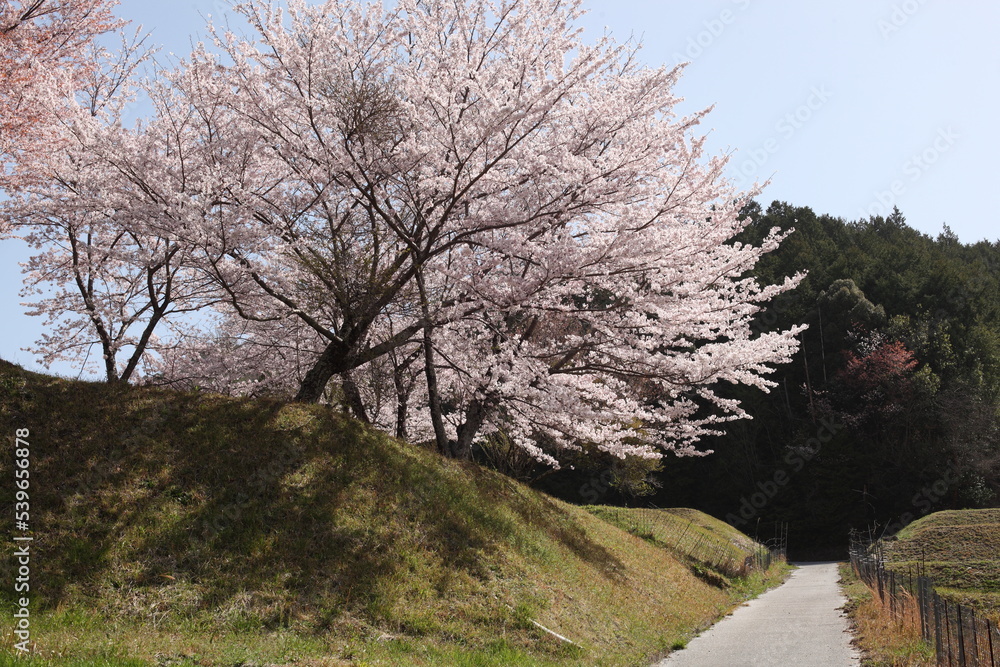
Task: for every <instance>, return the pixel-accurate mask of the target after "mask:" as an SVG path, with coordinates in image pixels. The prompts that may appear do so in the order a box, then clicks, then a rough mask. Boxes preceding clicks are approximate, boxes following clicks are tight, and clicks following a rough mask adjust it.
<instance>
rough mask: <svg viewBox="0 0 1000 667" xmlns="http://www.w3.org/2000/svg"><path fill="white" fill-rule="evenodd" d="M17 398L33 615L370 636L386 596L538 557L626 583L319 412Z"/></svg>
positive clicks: (46, 388)
mask: <svg viewBox="0 0 1000 667" xmlns="http://www.w3.org/2000/svg"><path fill="white" fill-rule="evenodd" d="M18 371H20V369H15V371H11V370H10V369H0V374H4V373H10V372H18ZM20 372H22V373H23V371H20ZM30 375H31V374H27V376H30ZM38 378H43V379H38ZM29 384H30V385H31V386H30V388H29V389H30V391H29V392H28V393H26V394H24V395H19V396H18V397H16V398H17V401H18V403H17V405H16V406H15V409H11V410H8V409H4V410H3V412H2V413H0V416H2V417H3V418H4V421H10V422H11V424H8V425H7V426H8V428H10V427H13V428H20V427H21V426H19V425H18V424H20V423H24V424H27V425H28V427H30V428H31V431H32V456H33V464H32V465H33V471H32V474H33V477H32V480H33V485H37V486H33V487H32V488H33V496H32V500H33V507H38V508H39V509H38V514H37V515H35V516H38V521H37V523H36V526H37V529H38V532H39V534H38V536H37V538H36V545H37V548H38V550H39V552H40V553H41V554H42V555H43V556H42V557H41V558H40V562H39V566H38V567H39V574H38V575H37V578H36V579H35V580H33V582H32V583H33V590H37V591H38V594H39V595H38V599H39V600H40V601H42V603H43V606H44V607H58V606H60V605H64V604H70V603H79V602H80V600H79V598H78V597H76V596H78V595H79V594H80V591H81V590H83V591H85V592H86V593H88V594H92V595H94V598H93V602H94V606H95V607H98V608H103V609H114V608H116V607H118V608H123V607H127V606H128V605H129V604H130V602H129V601H130V600H132V601H133V602H134V601H135V600H139V601H146V602H148V601H149V600H152V601H153V603H155V604H153V603H150V604H153V606H154V607H155V606H156V605H160V606H159V607H157V608H162V609H164V610H166V611H171V612H175V613H191V614H197V613H200V612H204V611H214V610H220V609H229V610H236V611H237V612H239V611H240V610H242V612H245V613H246V614H247V615H248V617H250V618H251V620H253V619H256V620H257V621H259V622H261V623H263V624H265V625H267V624H280V623H287V622H288V617H289V608H290V607H295V608H296V609H300V610H308V611H311V612H313V613H314V616H318V617H325V618H327V619H329V618H333V617H336V616H337V615H338V614H339V613H342V612H344V611H348V612H352V613H354V612H362V613H365V614H367V615H369V616H370V617H374V618H375V619H376V620H377V619H378V618H379V617H387V616H390V615H391V613H392V612H391V608H392V605H393V603H394V601H393V599H392V598H393V597H394V596H399V595H403V596H405V595H409V594H411V593H412V594H413V595H414V596H418V597H419V596H428V595H430V596H435V595H437V596H444V595H447V591H448V590H449V581H451V580H452V579H453V578H454V577H455V575H456V574H463V575H465V579H466V580H469V579H470V578H471V580H474V581H478V582H481V583H482V584H483V585H488V582H489V581H490V580H491V578H492V577H494V576H495V575H496V568H497V567H498V564H499V563H500V562H501V561H502V556H503V555H504V554H517V553H523V552H526V551H530V550H531V549H532V548H533V545H535V544H537V543H538V542H539V541H540V540H544V539H550V540H553V541H555V542H557V543H559V544H561V545H563V546H564V547H565V548H566V549H568V550H569V551H570V552H571V553H572V554H574V555H575V556H576V557H577V558H580V559H581V560H583V561H585V562H587V563H589V564H591V565H592V566H594V567H595V568H596V569H598V570H599V571H600V572H602V573H604V574H606V575H607V576H609V577H615V576H617V573H618V572H619V571H620V570H621V569H623V565H622V564H621V562H620V561H619V560H618V559H617V558H616V557H615V556H614V555H613V554H612V553H611V552H609V551H608V550H607V549H605V548H603V547H601V546H600V545H598V544H596V543H594V542H593V541H592V540H590V539H589V538H588V537H587V534H586V532H585V531H584V530H583V528H582V527H581V526H580V525H579V524H577V523H576V522H575V521H574V520H573V518H572V517H571V516H570V515H569V514H568V513H567V512H566V511H565V510H564V509H563V508H561V507H559V506H558V505H557V504H556V503H554V502H553V501H552V500H551V499H549V498H548V497H545V496H542V495H540V494H536V493H534V492H530V491H525V490H524V489H522V488H520V487H519V486H518V485H516V484H515V483H514V482H513V481H512V480H509V479H508V478H505V477H503V476H501V475H499V474H497V473H494V472H492V471H487V470H484V469H481V468H479V467H478V466H476V465H474V464H463V463H458V462H454V461H444V460H442V459H440V458H438V457H437V455H435V454H432V453H429V452H426V451H423V450H420V449H418V448H415V447H412V446H408V445H405V444H402V443H399V442H396V441H393V440H391V439H389V438H386V437H384V436H382V435H380V434H376V433H373V432H371V431H370V430H368V429H365V428H364V427H362V426H361V425H360V424H358V423H356V422H353V421H349V420H346V419H342V418H340V417H338V416H336V415H333V414H331V413H330V412H329V411H328V410H326V409H324V408H322V407H319V406H303V405H287V406H286V405H284V404H282V403H280V402H277V401H267V400H263V401H262V400H253V401H251V400H238V399H229V398H223V397H218V396H210V395H200V394H193V393H176V392H171V391H166V390H156V389H135V388H128V387H111V386H108V385H104V384H89V383H73V382H67V381H62V380H54V379H51V378H44V376H34V379H31V380H30V381H29ZM5 560H6V561H7V562H10V559H5ZM35 581H37V582H38V583H37V589H35ZM192 587H194V588H195V589H196V590H197V591H198V593H197V595H194V596H193V597H192V596H191V595H188V592H189V591H190V590H191V588H192ZM143 604H145V602H143ZM143 604H135V607H134V609H135V610H136V613H137V614H140V615H141V611H140V610H141V609H142V608H147V609H148V608H149V605H147V606H146V607H143ZM242 612H241V613H242Z"/></svg>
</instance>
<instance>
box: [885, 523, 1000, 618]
mask: <svg viewBox="0 0 1000 667" xmlns="http://www.w3.org/2000/svg"><path fill="white" fill-rule="evenodd" d="M885 549H886V559H887V561H888V562H889V566H890V567H892V568H893V569H896V570H899V571H903V572H907V571H909V570H911V569H912V570H914V571H915V570H916V569H917V567H918V565H919V564H921V563H922V564H923V566H924V567H925V569H926V571H927V574H928V575H929V576H930V577H931V578H932V579H933V580H934V582H935V584H936V587H937V589H938V592H940V593H941V594H942V595H945V596H947V597H949V598H951V599H953V600H956V601H959V602H964V603H966V604H969V605H971V606H974V607H976V608H977V609H979V610H981V611H984V612H986V613H989V614H991V615H992V616H994V617H996V618H997V619H998V620H1000V509H982V510H946V511H942V512H935V513H933V514H929V515H927V516H925V517H923V518H921V519H918V520H916V521H914V522H913V523H911V524H909V525H908V526H907V527H906V528H904V529H903V530H902V531H900V532H899V534H898V535H897V536H896V539H894V540H891V541H888V542H886V547H885Z"/></svg>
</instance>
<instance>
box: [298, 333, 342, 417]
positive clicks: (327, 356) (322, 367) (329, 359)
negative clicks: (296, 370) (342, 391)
mask: <svg viewBox="0 0 1000 667" xmlns="http://www.w3.org/2000/svg"><path fill="white" fill-rule="evenodd" d="M345 352H346V351H345V350H344V345H343V344H342V343H339V342H332V341H331V342H330V343H329V344H328V345H327V346H326V349H325V350H323V354H321V355H320V357H319V359H318V360H317V361H316V363H315V364H314V365H313V367H312V368H310V369H309V372H308V373H306V376H305V377H304V378H303V379H302V384H300V385H299V393H297V394H296V395H295V400H296V401H303V402H305V403H318V402H319V399H321V398H323V390H324V389H326V385H327V383H328V382H330V378H332V377H333V376H334V375H336V374H337V373H343V372H345V371H348V370H350V367H349V365H348V364H347V363H346V362H347V360H346V356H347V355H346V354H345Z"/></svg>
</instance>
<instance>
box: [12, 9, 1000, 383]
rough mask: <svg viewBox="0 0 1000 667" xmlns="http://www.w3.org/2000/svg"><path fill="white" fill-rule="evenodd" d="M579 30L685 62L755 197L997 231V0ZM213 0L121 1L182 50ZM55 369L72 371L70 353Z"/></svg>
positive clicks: (658, 12) (685, 16)
mask: <svg viewBox="0 0 1000 667" xmlns="http://www.w3.org/2000/svg"><path fill="white" fill-rule="evenodd" d="M586 6H587V7H589V9H590V13H589V14H588V16H587V17H586V18H585V20H584V22H583V25H584V27H585V29H586V31H587V33H588V34H600V33H601V32H603V31H604V30H605V29H607V30H608V31H609V32H610V33H611V34H612V35H613V36H615V37H616V38H618V39H619V40H625V39H628V38H629V37H632V36H634V37H635V38H637V39H640V40H641V41H642V43H643V45H644V46H643V49H642V51H641V53H640V55H641V58H642V59H643V61H644V62H646V63H647V64H649V65H651V66H659V65H668V66H673V65H675V64H677V63H679V62H689V63H690V64H689V65H688V66H687V69H686V71H685V74H684V77H683V78H682V79H681V82H680V84H679V86H678V89H677V91H678V93H679V94H680V95H682V96H683V97H684V98H685V101H684V104H683V106H682V109H681V111H682V112H684V113H688V112H691V111H695V110H698V109H703V108H705V107H708V106H711V105H714V107H715V108H714V110H713V111H712V113H711V114H710V115H709V117H708V118H707V120H706V121H705V122H704V124H703V126H702V128H703V130H704V132H706V133H709V148H710V150H711V151H712V152H714V153H726V154H730V155H731V162H730V165H729V168H730V176H731V177H732V178H733V179H734V180H736V181H737V183H739V184H741V185H743V186H744V187H749V186H750V185H752V184H753V183H754V181H760V182H763V181H766V180H768V179H770V185H768V187H767V188H766V189H765V191H764V193H763V194H762V195H761V197H760V198H759V199H760V200H761V202H762V203H763V204H765V205H766V204H767V203H769V202H771V201H772V200H782V201H787V202H789V203H792V204H796V205H804V206H810V207H812V208H813V209H814V210H815V211H816V212H817V213H829V214H832V215H836V216H840V217H843V218H845V219H848V220H855V219H858V218H862V217H867V216H868V215H872V214H875V215H879V214H885V213H887V212H889V211H891V210H892V207H893V206H898V207H899V208H900V210H901V211H902V212H903V214H904V215H905V216H906V219H907V222H908V223H909V224H910V225H912V226H913V227H916V228H917V229H919V230H920V231H922V232H925V233H927V234H930V235H936V234H937V233H939V232H940V231H941V229H942V225H943V224H945V223H947V224H948V225H949V226H950V227H951V228H952V230H953V231H954V232H955V233H956V234H957V235H958V237H959V238H960V239H961V240H962V241H963V242H966V243H972V242H975V241H979V240H981V239H987V240H990V241H997V240H998V239H1000V227H998V225H997V214H996V212H995V211H993V210H992V209H991V205H990V203H989V202H990V201H991V199H992V196H993V193H994V192H996V191H997V188H998V185H1000V183H998V180H1000V179H998V177H1000V169H998V167H997V164H998V163H997V155H998V154H1000V126H998V121H997V109H998V108H1000V40H998V39H996V36H995V33H996V30H997V29H998V28H1000V3H994V2H987V1H985V0H953V1H952V2H948V3H946V2H943V0H839V1H838V2H792V1H791V0H697V1H695V0H655V1H641V0H587V2H586ZM225 7H226V3H225V2H223V0H171V1H170V2H165V1H162V0H122V2H121V5H120V7H119V10H118V14H119V15H120V16H121V17H123V18H126V19H130V20H132V21H134V22H136V23H141V24H142V25H143V26H144V27H145V28H146V29H147V30H149V31H151V32H152V40H153V42H154V43H156V44H160V45H162V47H163V52H164V53H169V52H173V53H176V54H184V53H186V52H187V51H188V50H189V47H190V43H191V41H190V40H191V35H194V34H196V33H199V32H202V28H203V26H204V23H205V21H204V17H205V16H206V15H209V14H211V15H213V16H220V15H222V14H224V13H225ZM26 254H27V250H26V249H25V248H24V246H23V245H22V244H20V243H18V242H16V241H10V240H7V241H0V316H2V317H3V325H2V328H0V357H2V358H4V359H7V360H12V361H16V362H18V363H20V364H22V365H24V366H26V367H29V368H37V366H36V365H35V363H34V359H33V358H32V356H31V355H30V354H28V353H26V352H22V351H20V348H22V347H25V346H27V345H30V344H31V343H32V341H34V340H35V339H36V338H37V337H38V335H39V333H40V332H41V321H40V318H30V317H27V316H25V315H24V308H23V307H21V306H20V305H19V302H20V298H19V297H18V291H19V289H20V282H21V277H20V273H19V270H18V267H17V262H19V261H23V260H24V259H25V258H26ZM53 370H54V371H57V372H60V373H64V374H69V373H70V372H71V371H70V369H69V368H68V367H67V366H62V367H59V368H54V369H53Z"/></svg>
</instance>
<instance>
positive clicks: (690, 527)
mask: <svg viewBox="0 0 1000 667" xmlns="http://www.w3.org/2000/svg"><path fill="white" fill-rule="evenodd" d="M605 512H607V513H612V514H613V515H614V521H615V523H617V524H618V525H619V526H621V527H622V528H625V529H626V530H629V531H630V532H632V533H634V534H636V535H639V536H641V537H651V538H653V539H654V540H656V541H657V542H659V543H661V544H663V545H664V546H666V547H667V548H668V549H670V550H672V551H673V552H675V553H677V554H678V555H680V556H683V557H686V558H689V559H691V560H693V561H696V562H698V563H702V564H704V565H707V566H708V567H710V568H712V569H713V570H715V571H717V572H720V573H722V574H724V575H726V576H728V577H742V576H746V575H747V574H749V573H750V571H752V570H767V569H769V568H770V567H771V565H772V564H774V563H775V562H777V561H779V560H787V553H788V525H787V524H784V523H781V524H775V532H774V537H772V538H769V539H767V540H766V541H764V542H760V541H759V540H749V539H745V540H743V541H740V542H737V541H733V540H731V539H728V538H727V537H725V536H723V535H721V534H718V533H716V532H713V531H712V529H710V528H707V527H705V526H702V525H700V524H698V523H696V522H694V521H693V520H684V519H683V518H681V517H678V516H676V515H668V517H666V518H667V520H665V516H664V513H665V512H666V510H662V509H659V508H655V507H645V508H643V507H635V508H628V509H624V508H622V509H620V510H618V511H615V510H614V509H612V508H606V509H605Z"/></svg>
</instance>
